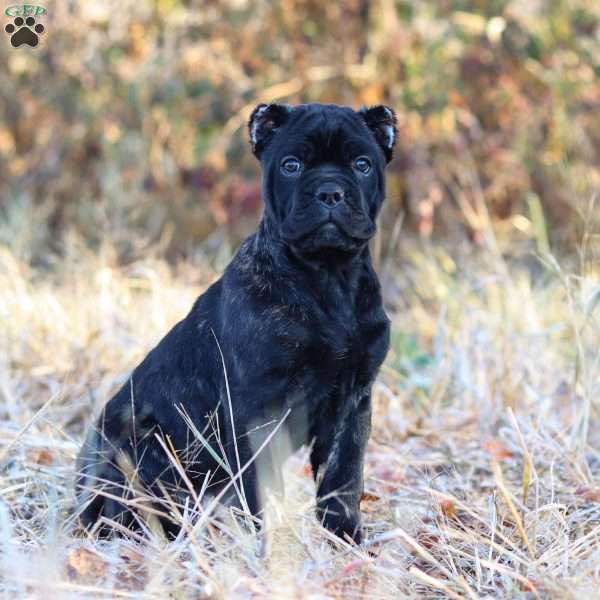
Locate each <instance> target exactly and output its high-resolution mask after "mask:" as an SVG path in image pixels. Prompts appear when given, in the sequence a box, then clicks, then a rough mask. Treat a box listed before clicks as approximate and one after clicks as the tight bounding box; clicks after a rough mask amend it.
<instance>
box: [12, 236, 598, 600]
mask: <svg viewBox="0 0 600 600" xmlns="http://www.w3.org/2000/svg"><path fill="white" fill-rule="evenodd" d="M471 254H472V253H471ZM17 256H18V254H17V253H15V252H14V251H11V250H9V249H8V247H4V248H3V249H2V248H0V395H1V398H2V399H1V401H0V402H1V404H0V411H1V416H0V418H1V420H0V469H1V470H0V478H1V479H0V588H1V589H2V591H3V592H4V594H5V596H4V597H6V598H13V597H14V598H25V597H40V596H42V595H43V596H45V597H52V598H63V597H104V596H111V597H125V598H164V597H173V598H188V597H189V598H203V597H206V598H209V597H210V598H248V597H253V598H263V597H268V598H292V597H294V598H296V597H297V598H315V599H316V598H363V597H364V598H398V597H406V598H410V597H420V598H423V597H427V598H442V597H451V598H477V597H479V598H485V597H488V598H492V597H493V598H583V597H597V596H598V590H599V589H600V566H599V565H600V502H599V501H600V492H599V487H598V486H599V484H600V479H599V475H598V473H599V465H600V455H599V453H598V450H597V449H598V448H599V447H600V445H599V444H600V428H599V426H598V425H599V422H598V417H599V414H598V400H597V397H598V393H599V392H600V383H599V379H598V375H599V374H600V368H599V364H598V363H599V360H600V358H599V353H598V347H599V344H598V342H599V337H600V336H599V335H598V334H599V328H598V325H599V323H598V318H599V317H600V308H599V307H598V305H599V304H600V303H599V302H598V298H599V297H600V292H599V290H600V287H599V273H598V271H597V270H596V271H594V269H593V264H592V263H591V262H590V261H589V260H587V259H585V257H584V259H583V260H582V262H581V265H579V266H573V267H572V268H570V269H565V270H563V269H561V268H560V267H558V265H557V264H556V263H552V261H550V260H549V261H548V263H547V265H546V266H539V267H536V268H533V269H532V268H531V265H530V266H529V267H526V263H521V265H520V266H519V264H518V263H516V262H515V263H514V264H511V265H509V266H507V265H506V263H504V262H503V261H501V260H500V259H498V258H497V256H498V255H497V254H496V255H495V254H494V253H490V254H486V253H485V252H482V253H481V254H479V255H477V256H473V255H471V256H469V252H464V253H461V252H460V251H456V252H454V256H453V257H451V256H450V255H448V254H447V253H446V252H445V251H444V250H443V249H442V248H441V247H439V246H438V247H434V246H425V247H421V248H418V247H416V246H414V245H411V244H405V245H404V248H403V251H402V257H403V258H402V265H401V267H400V265H393V264H387V265H385V264H384V269H385V271H386V272H385V274H384V280H385V282H386V288H387V294H388V299H389V303H390V305H391V306H392V308H393V320H394V327H395V334H394V343H393V350H392V352H391V353H390V355H389V358H388V361H387V363H386V366H385V368H384V370H383V372H382V374H381V376H380V379H379V381H378V383H377V385H376V388H375V394H374V397H375V419H374V431H373V436H372V439H371V442H370V445H369V453H368V460H367V466H366V485H367V490H368V494H366V496H365V498H364V502H363V512H364V520H365V524H366V529H367V543H366V547H365V548H356V547H351V546H348V545H346V544H343V543H339V544H337V546H336V547H333V546H332V544H331V543H329V540H330V537H329V535H328V534H327V533H326V532H325V531H324V530H322V529H321V528H320V527H319V526H318V524H317V523H316V521H315V519H314V517H313V514H312V504H313V493H314V489H313V484H312V480H311V477H310V474H309V472H308V468H307V461H306V456H305V455H304V454H302V455H300V456H297V457H294V459H292V460H291V461H290V463H289V465H288V468H287V474H286V484H287V496H286V500H285V502H284V504H283V505H281V504H277V503H276V502H275V501H273V503H272V505H271V506H272V510H271V511H270V518H269V526H268V529H267V534H266V542H267V544H266V552H265V551H263V552H261V551H260V549H259V544H258V543H257V540H256V539H255V538H254V537H253V536H252V535H251V534H249V533H247V532H246V531H245V530H244V529H243V528H241V527H240V526H239V525H238V524H236V523H235V521H224V522H223V523H222V524H221V526H220V527H219V528H217V527H214V526H213V525H211V524H210V523H208V524H207V525H206V526H204V527H202V528H198V527H197V528H196V529H195V530H194V532H193V534H192V535H190V536H187V537H184V538H182V539H179V540H177V541H175V542H173V543H171V544H163V543H162V542H160V540H159V539H158V538H154V539H151V540H150V541H142V542H139V541H136V540H129V541H123V540H121V541H111V542H98V541H96V540H93V539H87V538H85V537H83V536H82V535H81V533H80V532H78V531H77V529H76V527H75V525H74V518H73V514H72V508H73V493H72V478H73V464H74V458H75V455H76V452H77V450H78V447H79V445H80V443H81V439H82V434H83V431H84V428H85V426H86V425H87V424H88V423H89V421H90V418H91V415H92V413H93V411H94V410H95V409H97V408H98V407H99V406H100V405H101V404H102V403H103V402H104V401H105V400H106V399H107V398H108V397H109V395H110V393H111V392H112V391H113V390H114V389H115V387H116V386H117V385H119V384H120V383H121V382H123V380H124V378H125V377H126V376H127V372H128V370H129V369H130V368H131V367H133V366H134V365H135V364H136V362H137V361H139V360H140V358H141V357H142V356H143V355H144V354H145V353H146V352H147V351H148V349H149V348H150V347H151V346H152V345H153V344H154V343H155V342H156V341H157V340H158V339H159V338H160V337H161V336H162V335H163V334H164V333H165V331H166V330H167V328H168V327H169V326H170V324H172V323H174V322H175V321H176V320H177V319H179V318H181V317H182V316H183V315H184V314H185V313H186V312H187V311H188V310H189V308H190V306H191V303H192V301H193V299H194V297H195V296H196V295H197V294H198V293H199V292H201V291H202V289H203V287H204V286H205V285H206V284H208V283H209V282H210V281H211V280H212V279H213V277H214V273H213V272H212V271H211V269H210V268H209V267H208V266H207V263H206V262H203V261H202V259H201V258H199V259H196V260H194V261H191V262H189V263H186V264H183V265H180V266H179V267H177V268H172V267H169V266H167V265H166V263H164V262H162V261H161V260H160V259H158V258H156V259H146V260H144V261H139V262H136V263H133V264H130V265H129V266H126V267H118V266H116V263H115V261H114V258H113V254H112V252H111V251H110V249H109V247H108V246H106V247H104V248H103V249H101V250H100V251H99V252H98V253H96V254H90V253H89V252H86V251H85V250H84V247H83V246H82V245H80V244H78V243H77V241H76V240H75V239H72V240H71V242H70V243H69V244H68V247H67V252H66V255H65V256H64V257H63V258H62V259H61V262H62V264H60V265H55V268H54V269H53V270H51V271H48V270H47V269H45V270H44V271H43V272H42V271H41V270H36V269H33V268H31V267H30V266H28V263H27V262H26V260H22V259H19V258H17ZM49 272H51V273H53V274H52V275H49V274H48V273H49ZM568 272H570V273H572V274H567V273H568ZM575 273H576V274H575Z"/></svg>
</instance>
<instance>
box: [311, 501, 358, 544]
mask: <svg viewBox="0 0 600 600" xmlns="http://www.w3.org/2000/svg"><path fill="white" fill-rule="evenodd" d="M318 512H319V519H320V521H321V523H322V524H323V527H325V528H326V529H328V530H329V531H331V533H334V534H335V535H337V537H339V538H341V539H342V540H344V541H345V542H349V541H352V542H354V543H355V544H357V545H359V544H361V543H362V541H363V532H362V527H361V523H360V515H354V514H340V513H339V512H338V511H336V512H334V511H333V510H331V509H327V508H326V509H319V511H318Z"/></svg>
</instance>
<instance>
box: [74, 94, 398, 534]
mask: <svg viewBox="0 0 600 600" xmlns="http://www.w3.org/2000/svg"><path fill="white" fill-rule="evenodd" d="M395 120H396V119H395V115H394V112H393V111H392V110H391V109H389V108H387V107H385V106H376V107H374V108H370V109H362V110H360V111H358V112H357V111H354V110H352V109H351V108H347V107H342V106H334V105H320V104H308V105H300V106H294V107H292V106H286V105H278V104H269V105H265V104H261V105H259V106H258V107H257V108H256V109H255V110H254V112H253V113H252V116H251V118H250V122H249V129H250V141H251V144H252V150H253V152H254V154H255V155H256V156H257V157H258V158H259V159H260V162H261V165H262V181H263V197H264V201H265V211H264V216H263V219H262V221H261V223H260V225H259V227H258V231H257V232H256V233H254V234H253V235H251V236H250V237H249V238H248V239H247V240H246V241H245V242H244V243H243V244H242V246H241V248H240V250H239V252H238V253H237V255H236V256H235V258H234V259H233V261H232V262H231V264H230V265H229V266H228V267H227V269H226V270H225V273H224V275H223V277H222V278H221V279H220V280H219V281H217V282H216V283H215V284H213V285H212V286H211V287H210V288H209V289H208V290H207V291H206V292H205V293H204V294H203V295H202V296H200V298H198V300H197V301H196V303H195V304H194V307H193V308H192V310H191V312H190V313H189V315H188V316H187V317H186V318H185V319H184V320H183V321H181V322H180V323H178V324H177V325H175V327H174V328H173V329H172V330H171V331H170V332H169V333H168V335H167V336H166V337H165V338H164V339H163V340H162V341H161V342H160V343H159V344H158V346H157V347H156V348H154V350H152V351H151V352H150V354H148V356H147V357H146V358H145V359H144V361H143V362H142V363H141V364H140V365H139V366H138V367H137V368H136V369H135V370H134V371H133V374H132V375H131V377H130V379H129V381H128V383H127V384H125V385H124V386H123V388H122V389H121V390H120V391H119V392H118V393H117V394H116V395H115V396H114V397H113V398H112V400H110V402H108V404H107V405H106V406H105V408H104V410H103V412H102V414H101V416H100V418H99V420H98V422H97V424H96V426H95V428H94V429H93V430H92V431H91V432H90V434H89V436H88V438H87V440H86V442H85V444H84V447H83V449H82V451H81V454H80V456H79V460H78V472H79V475H78V485H77V488H78V489H77V492H78V496H79V501H80V514H81V518H82V521H83V523H84V524H85V525H86V526H90V525H91V524H93V523H95V522H96V521H97V520H98V519H100V517H105V518H106V519H112V520H115V521H117V522H119V523H120V524H121V525H122V526H124V527H128V528H135V527H136V525H137V524H138V523H139V520H140V514H142V513H144V512H145V513H146V514H147V512H148V511H149V512H151V513H153V514H156V512H157V511H160V512H161V513H162V516H161V517H160V519H161V522H162V524H163V526H164V527H165V528H166V529H167V530H168V531H169V532H171V533H174V532H176V531H177V530H178V526H177V518H176V515H175V513H176V512H177V510H182V507H183V505H184V503H185V502H186V499H187V503H188V504H187V506H188V507H190V502H191V505H192V506H193V504H194V498H197V495H198V494H199V495H206V494H209V495H210V494H212V495H218V494H220V493H221V498H222V499H223V501H225V502H230V503H232V502H237V503H238V504H239V505H241V506H242V507H243V508H244V509H245V510H247V511H249V512H250V513H251V514H252V515H254V516H258V515H260V513H261V506H262V502H261V497H262V492H263V489H264V486H266V485H271V486H273V487H274V488H275V489H277V488H278V487H279V486H280V481H281V479H280V478H281V461H282V460H283V459H284V458H285V452H284V453H282V451H281V448H282V447H283V444H281V443H278V440H281V439H283V438H285V439H287V440H289V443H288V444H287V449H288V453H289V451H293V450H295V449H297V448H298V447H300V446H301V445H304V444H306V445H308V444H310V445H311V464H312V470H313V474H314V477H315V480H316V483H317V510H318V516H319V518H320V519H321V520H322V522H323V524H324V525H325V526H326V527H327V528H329V529H330V530H331V531H333V532H335V533H336V534H338V535H340V536H343V535H344V534H348V535H349V536H351V537H352V538H353V539H354V540H355V541H356V542H360V541H361V539H362V534H361V527H360V510H359V502H360V498H361V494H362V491H363V474H362V471H363V457H364V452H365V446H366V443H367V439H368V437H369V432H370V422H371V399H370V393H371V386H372V384H373V380H374V379H375V376H376V374H377V371H378V369H379V367H380V365H381V363H382V362H383V360H384V357H385V355H386V352H387V349H388V345H389V321H388V319H387V317H386V315H385V312H384V310H383V306H382V301H381V294H380V286H379V282H378V279H377V276H376V274H375V272H374V270H373V266H372V264H371V257H370V253H369V247H368V241H369V239H370V238H371V237H372V236H373V234H374V233H375V219H376V217H377V214H378V212H379V209H380V207H381V204H382V201H383V199H384V195H385V179H384V168H385V166H386V164H387V163H388V162H389V160H390V159H391V156H392V149H393V146H394V142H395V136H396V128H395ZM190 488H191V489H190ZM140 490H144V491H145V492H146V493H148V494H151V495H152V496H154V500H152V501H151V502H150V503H146V504H145V505H144V504H143V502H142V501H140V500H139V499H137V500H136V498H135V497H139V492H140ZM205 492H206V493H205ZM142 509H143V510H142ZM106 519H104V521H106Z"/></svg>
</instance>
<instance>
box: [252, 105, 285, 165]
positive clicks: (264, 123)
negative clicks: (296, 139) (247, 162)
mask: <svg viewBox="0 0 600 600" xmlns="http://www.w3.org/2000/svg"><path fill="white" fill-rule="evenodd" d="M291 112H292V108H291V107H290V106H288V105H287V104H259V105H258V106H257V107H256V108H255V109H254V110H253V111H252V114H251V115H250V120H249V121H248V131H249V132H250V145H251V146H252V152H253V153H254V155H255V156H256V157H257V158H260V154H261V152H262V151H263V150H264V149H265V147H266V145H267V144H268V143H269V140H270V139H271V138H272V137H273V134H274V133H275V131H277V129H279V127H281V126H282V125H283V124H284V123H285V122H286V121H287V118H288V117H289V115H290V113H291Z"/></svg>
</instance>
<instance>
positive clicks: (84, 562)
mask: <svg viewBox="0 0 600 600" xmlns="http://www.w3.org/2000/svg"><path fill="white" fill-rule="evenodd" d="M66 568H67V576H68V577H69V579H102V578H103V577H104V575H105V574H106V562H105V561H104V559H102V558H101V557H100V556H98V554H96V553H94V552H91V551H90V550H87V549H86V548H77V549H75V550H73V551H72V552H71V553H70V554H69V557H68V558H67V563H66Z"/></svg>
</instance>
